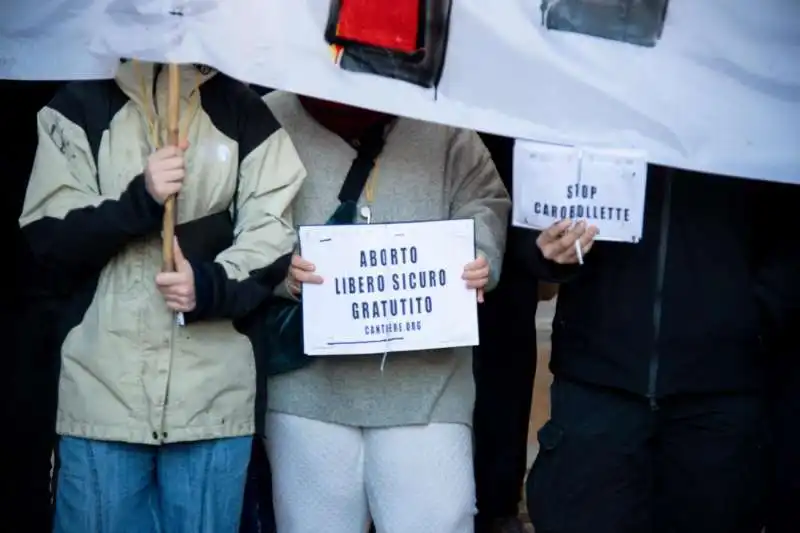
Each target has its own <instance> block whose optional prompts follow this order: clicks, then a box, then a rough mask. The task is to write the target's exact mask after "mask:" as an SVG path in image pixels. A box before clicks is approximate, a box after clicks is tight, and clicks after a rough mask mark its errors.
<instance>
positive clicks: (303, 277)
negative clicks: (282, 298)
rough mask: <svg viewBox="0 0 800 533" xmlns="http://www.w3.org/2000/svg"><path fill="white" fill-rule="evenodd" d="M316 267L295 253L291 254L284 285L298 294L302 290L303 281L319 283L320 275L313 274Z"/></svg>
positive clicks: (320, 280) (320, 281)
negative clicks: (290, 263)
mask: <svg viewBox="0 0 800 533" xmlns="http://www.w3.org/2000/svg"><path fill="white" fill-rule="evenodd" d="M315 270H316V267H315V266H314V264H313V263H311V262H309V261H306V260H305V259H303V258H302V257H300V256H299V255H297V254H294V255H293V256H292V266H290V267H289V276H288V277H287V278H286V287H287V288H288V289H289V292H291V293H292V294H294V295H295V296H299V295H300V292H302V290H303V283H313V284H314V285H320V284H321V283H322V277H320V276H318V275H317V274H314V271H315Z"/></svg>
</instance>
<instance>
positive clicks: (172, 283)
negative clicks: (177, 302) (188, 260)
mask: <svg viewBox="0 0 800 533" xmlns="http://www.w3.org/2000/svg"><path fill="white" fill-rule="evenodd" d="M156 285H157V286H158V290H160V291H161V292H162V294H178V295H181V296H188V295H190V294H191V293H192V289H193V287H192V280H191V279H190V278H189V277H188V276H187V275H186V273H185V272H159V273H158V274H156Z"/></svg>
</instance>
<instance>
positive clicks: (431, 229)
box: [299, 219, 478, 355]
mask: <svg viewBox="0 0 800 533" xmlns="http://www.w3.org/2000/svg"><path fill="white" fill-rule="evenodd" d="M299 237H300V254H301V255H302V256H303V258H304V259H307V260H308V261H311V262H312V263H314V265H315V267H316V272H317V273H318V274H319V275H320V276H322V278H323V280H324V282H323V283H322V284H321V285H310V284H306V285H304V286H303V328H304V337H303V340H304V343H305V353H306V354H308V355H351V354H384V353H386V352H401V351H410V350H432V349H438V348H451V347H456V346H474V345H477V344H478V309H477V300H476V293H475V290H473V289H468V288H467V287H466V284H465V282H464V280H462V279H461V275H462V273H463V271H464V266H466V264H467V263H469V262H470V261H473V260H474V259H475V222H474V221H473V220H471V219H470V220H445V221H436V222H413V223H402V224H356V225H348V226H302V227H300V229H299Z"/></svg>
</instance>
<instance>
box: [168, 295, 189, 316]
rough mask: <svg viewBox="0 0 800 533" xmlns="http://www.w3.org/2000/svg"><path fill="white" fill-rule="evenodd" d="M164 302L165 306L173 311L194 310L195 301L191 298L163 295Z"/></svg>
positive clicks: (186, 311)
mask: <svg viewBox="0 0 800 533" xmlns="http://www.w3.org/2000/svg"><path fill="white" fill-rule="evenodd" d="M164 302H166V304H167V307H168V308H169V309H171V310H173V311H177V312H179V313H189V312H191V311H194V308H195V302H194V300H193V299H191V298H181V297H175V296H171V297H165V298H164Z"/></svg>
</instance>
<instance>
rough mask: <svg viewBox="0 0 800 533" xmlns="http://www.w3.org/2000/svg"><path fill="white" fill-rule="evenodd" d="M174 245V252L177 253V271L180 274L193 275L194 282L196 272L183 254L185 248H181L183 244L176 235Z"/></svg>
mask: <svg viewBox="0 0 800 533" xmlns="http://www.w3.org/2000/svg"><path fill="white" fill-rule="evenodd" d="M173 243H174V246H173V250H174V252H173V253H174V254H175V266H176V267H177V269H176V270H177V271H178V273H179V274H184V275H187V274H188V275H189V276H191V280H192V282H194V272H193V271H192V265H191V263H189V261H188V260H187V259H186V257H185V256H184V255H183V250H181V245H180V243H179V242H178V238H177V237H175V239H174V240H173Z"/></svg>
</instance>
